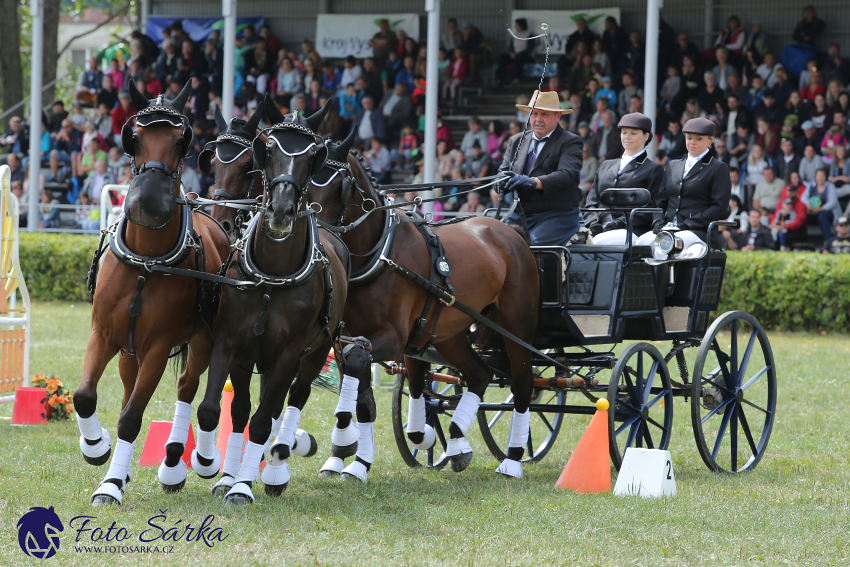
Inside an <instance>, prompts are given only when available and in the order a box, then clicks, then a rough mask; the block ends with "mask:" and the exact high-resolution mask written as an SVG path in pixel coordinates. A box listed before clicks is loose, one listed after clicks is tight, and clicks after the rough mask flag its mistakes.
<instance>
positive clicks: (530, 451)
mask: <svg viewBox="0 0 850 567" xmlns="http://www.w3.org/2000/svg"><path fill="white" fill-rule="evenodd" d="M526 445H527V446H528V458H529V459H533V458H534V441H532V440H531V428H530V427H529V428H528V442H527V443H526Z"/></svg>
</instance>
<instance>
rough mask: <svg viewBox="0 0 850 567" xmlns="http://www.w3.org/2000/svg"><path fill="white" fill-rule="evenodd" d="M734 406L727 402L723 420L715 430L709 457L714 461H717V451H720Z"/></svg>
mask: <svg viewBox="0 0 850 567" xmlns="http://www.w3.org/2000/svg"><path fill="white" fill-rule="evenodd" d="M730 402H731V400H730ZM718 407H719V406H718ZM734 407H735V406H733V405H730V403H729V402H727V404H726V411H725V412H723V421H721V422H720V429H718V430H717V439H715V441H714V449H713V450H712V451H711V458H712V459H713V460H714V461H717V453H719V452H720V445H721V444H722V443H723V437H724V436H725V435H726V428H727V427H728V426H729V418H731V417H732V409H734ZM714 409H717V408H714ZM703 423H705V422H703Z"/></svg>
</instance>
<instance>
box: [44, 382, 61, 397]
mask: <svg viewBox="0 0 850 567" xmlns="http://www.w3.org/2000/svg"><path fill="white" fill-rule="evenodd" d="M61 385H62V382H60V381H59V379H57V378H48V379H47V384H46V388H47V393H48V394H52V393H53V392H55V391H56V390H58V389H59V387H60V386H61Z"/></svg>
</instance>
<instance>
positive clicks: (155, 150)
mask: <svg viewBox="0 0 850 567" xmlns="http://www.w3.org/2000/svg"><path fill="white" fill-rule="evenodd" d="M129 89H130V97H131V100H132V103H133V105H134V106H135V108H136V110H137V111H138V114H137V116H136V117H135V120H136V127H135V129H133V128H132V127H131V126H130V125H129V124H127V125H126V126H125V127H124V130H123V133H122V141H123V146H124V148H125V151H126V152H127V154H129V155H130V156H131V157H132V159H133V161H132V164H133V169H134V174H135V177H134V179H133V181H132V183H131V184H130V189H129V191H128V194H127V198H126V200H125V203H124V215H123V216H122V218H121V219H120V220H119V223H118V224H117V227H116V228H115V229H114V233H113V234H111V235H110V250H109V251H108V253H107V254H106V257H105V258H104V261H103V265H102V267H101V269H100V276H99V279H98V281H97V287H96V290H95V292H94V299H93V302H94V306H93V309H92V331H91V336H90V338H89V342H88V346H87V347H86V356H85V363H84V367H83V376H82V381H81V382H80V386H79V388H77V391H76V392H75V394H74V401H75V403H76V408H77V423H78V425H79V428H80V433H81V436H80V449H81V450H82V452H83V456H84V458H85V459H86V461H88V462H89V463H91V464H95V465H102V464H103V463H105V462H106V461H107V460H109V456H110V453H111V438H110V436H109V434H108V433H107V431H106V429H104V428H102V427H101V425H100V422H99V420H98V417H97V414H96V413H95V410H96V406H97V384H98V381H99V380H100V377H101V376H102V374H103V371H104V369H105V367H106V365H107V363H108V362H109V361H110V360H111V359H112V358H113V357H114V356H115V355H116V354H117V353H118V352H119V351H120V353H121V354H120V358H119V363H118V369H119V373H120V375H121V381H122V382H123V384H124V399H123V402H122V408H123V409H122V411H121V416H120V417H119V419H118V430H117V433H118V441H117V443H116V449H115V452H114V454H113V456H112V462H111V464H110V466H109V470H108V471H107V473H106V476H105V477H104V480H103V481H102V482H101V484H100V486H99V487H98V488H97V490H95V492H94V494H93V495H92V503H93V504H94V505H95V506H100V505H104V504H113V503H119V504H120V503H121V501H122V498H123V493H124V491H125V489H126V484H127V482H128V481H129V480H130V469H131V462H132V460H133V450H134V446H135V442H136V438H137V436H138V434H139V430H140V428H141V425H142V417H143V415H144V411H145V408H146V407H147V404H148V402H149V400H150V398H151V395H152V394H153V392H154V390H155V389H156V387H157V385H158V384H159V381H160V378H161V377H162V373H163V371H164V370H165V366H166V363H167V361H168V358H169V353H170V352H171V351H172V349H175V348H176V347H179V346H180V345H183V344H186V343H188V364H187V366H186V368H185V370H184V372H183V373H182V374H181V375H180V378H179V381H178V385H177V398H178V402H177V408H176V411H175V417H174V423H173V427H172V430H171V435H170V436H169V438H168V441H167V445H166V454H167V456H166V459H165V461H164V462H163V463H162V465H161V466H160V469H159V475H158V476H159V479H160V482H161V483H162V484H163V488H165V489H166V490H175V489H179V488H180V487H182V486H183V483H184V482H185V478H186V465H185V464H184V463H183V461H182V460H181V459H180V456H181V455H182V454H183V451H184V446H185V443H186V441H187V437H188V433H189V419H190V417H191V414H192V406H191V402H192V399H193V398H194V396H195V393H196V391H197V389H198V379H199V377H200V375H201V374H202V373H203V372H204V370H206V368H207V365H208V363H209V358H210V352H211V349H212V341H211V336H210V332H209V330H208V327H207V325H208V324H209V319H208V318H207V319H206V320H205V316H206V315H209V312H208V309H207V308H208V303H209V301H208V299H209V297H208V295H207V291H208V289H209V288H208V286H206V285H204V284H201V283H199V280H197V279H194V278H191V277H181V276H173V275H165V274H164V273H162V272H161V271H157V270H158V269H160V268H162V269H168V268H182V269H192V270H200V271H204V272H208V273H215V272H216V271H217V270H218V269H219V266H221V264H222V262H223V261H224V259H225V258H226V257H227V253H228V241H227V235H226V234H225V233H224V231H222V230H221V228H220V227H219V225H218V223H216V222H215V221H213V220H212V219H211V218H209V217H208V216H206V215H204V214H202V213H199V212H192V211H190V209H189V207H188V206H186V205H185V204H181V203H178V202H177V200H178V199H180V198H181V197H182V195H181V188H180V172H181V166H182V164H183V157H184V156H185V154H186V153H187V152H188V151H189V149H190V148H191V145H192V144H191V142H192V130H191V128H189V127H188V125H187V121H186V118H185V117H184V116H183V115H182V111H183V108H184V106H185V105H186V100H187V99H188V97H189V85H188V84H187V85H186V87H184V88H183V90H182V91H181V92H180V94H179V95H178V96H177V97H175V98H174V100H168V99H166V98H163V97H162V96H159V97H157V99H155V100H151V101H149V100H148V99H147V98H146V97H145V96H144V95H142V94H141V93H140V92H139V91H138V90H137V89H136V87H135V85H134V84H133V82H132V81H131V82H130V87H129ZM137 164H142V165H140V166H138V165H137Z"/></svg>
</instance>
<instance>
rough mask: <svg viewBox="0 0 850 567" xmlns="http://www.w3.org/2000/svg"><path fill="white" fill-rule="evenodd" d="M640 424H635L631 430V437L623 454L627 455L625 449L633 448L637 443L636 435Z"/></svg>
mask: <svg viewBox="0 0 850 567" xmlns="http://www.w3.org/2000/svg"><path fill="white" fill-rule="evenodd" d="M637 430H638V424H636V423H633V424H632V428H631V429H630V430H629V436H628V437H627V438H626V444H625V445H624V446H623V452H624V453H625V449H626V448H627V447H631V446H632V445H633V444H634V442H635V435H636V434H637Z"/></svg>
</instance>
